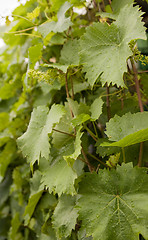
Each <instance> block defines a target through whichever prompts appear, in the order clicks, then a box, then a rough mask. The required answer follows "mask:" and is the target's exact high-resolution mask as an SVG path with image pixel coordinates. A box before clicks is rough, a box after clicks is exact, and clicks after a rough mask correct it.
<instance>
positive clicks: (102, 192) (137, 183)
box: [78, 163, 148, 240]
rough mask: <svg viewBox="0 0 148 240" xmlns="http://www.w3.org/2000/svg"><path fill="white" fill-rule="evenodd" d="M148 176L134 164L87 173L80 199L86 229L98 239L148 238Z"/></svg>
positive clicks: (132, 239) (81, 185) (79, 203)
mask: <svg viewBox="0 0 148 240" xmlns="http://www.w3.org/2000/svg"><path fill="white" fill-rule="evenodd" d="M147 182H148V175H147V170H146V169H144V168H138V167H135V168H133V166H132V163H128V164H122V166H117V169H116V170H115V169H112V170H108V169H104V170H100V171H99V174H96V173H93V174H90V173H86V175H85V177H84V178H83V180H82V182H81V183H80V190H79V193H80V196H81V197H80V199H79V200H78V208H79V214H80V215H79V219H80V220H82V230H83V229H84V228H85V229H86V232H87V236H91V235H92V236H93V239H94V240H102V239H103V240H110V239H114V240H125V239H128V240H136V239H137V240H138V239H139V234H140V233H141V234H142V235H143V237H144V238H145V239H148V228H147V219H148V207H147V204H146V203H147V198H148V187H147Z"/></svg>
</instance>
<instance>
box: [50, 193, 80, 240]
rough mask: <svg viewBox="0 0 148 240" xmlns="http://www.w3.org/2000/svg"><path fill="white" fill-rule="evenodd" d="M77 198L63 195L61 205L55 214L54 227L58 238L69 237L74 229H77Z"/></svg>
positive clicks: (59, 204) (60, 200)
mask: <svg viewBox="0 0 148 240" xmlns="http://www.w3.org/2000/svg"><path fill="white" fill-rule="evenodd" d="M75 200H76V198H75V197H72V196H69V195H62V196H61V197H60V199H59V203H58V205H57V207H56V208H55V211H54V213H53V217H52V219H53V227H54V229H55V230H56V233H57V237H58V238H61V237H65V238H66V237H68V236H69V235H70V234H71V231H72V229H73V230H74V229H75V225H76V220H77V217H78V213H77V209H75V208H74V207H75Z"/></svg>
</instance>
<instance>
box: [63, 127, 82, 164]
mask: <svg viewBox="0 0 148 240" xmlns="http://www.w3.org/2000/svg"><path fill="white" fill-rule="evenodd" d="M81 129H82V127H80V128H79V129H78V131H77V134H76V139H75V143H74V152H73V153H72V154H70V155H68V156H64V159H65V160H66V162H67V163H68V164H69V165H73V164H74V162H75V160H76V159H77V158H78V156H79V155H80V154H81V137H82V135H83V133H82V132H81Z"/></svg>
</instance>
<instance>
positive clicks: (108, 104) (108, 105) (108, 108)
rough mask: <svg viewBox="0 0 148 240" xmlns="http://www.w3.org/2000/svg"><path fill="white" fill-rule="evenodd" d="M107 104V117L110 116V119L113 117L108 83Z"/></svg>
mask: <svg viewBox="0 0 148 240" xmlns="http://www.w3.org/2000/svg"><path fill="white" fill-rule="evenodd" d="M106 106H107V117H108V121H109V120H110V118H111V111H110V101H109V86H108V84H107V83H106Z"/></svg>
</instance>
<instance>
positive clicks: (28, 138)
mask: <svg viewBox="0 0 148 240" xmlns="http://www.w3.org/2000/svg"><path fill="white" fill-rule="evenodd" d="M64 113H65V111H64V107H63V106H62V105H55V104H54V105H53V106H52V107H51V109H50V111H49V109H48V108H47V107H45V106H39V107H37V108H35V109H34V110H33V112H32V115H31V120H30V123H29V126H28V129H27V131H26V132H25V133H24V134H23V135H22V136H21V137H20V138H18V140H17V143H18V146H19V148H20V149H21V150H22V153H23V155H24V157H27V158H28V161H29V162H30V163H31V164H34V163H35V161H36V160H38V162H39V158H40V156H41V157H45V158H48V157H49V148H50V144H49V139H48V134H50V133H51V132H52V127H53V126H54V125H55V123H58V122H59V120H60V118H61V117H62V115H63V114H64Z"/></svg>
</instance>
